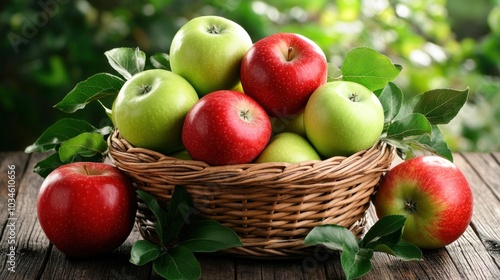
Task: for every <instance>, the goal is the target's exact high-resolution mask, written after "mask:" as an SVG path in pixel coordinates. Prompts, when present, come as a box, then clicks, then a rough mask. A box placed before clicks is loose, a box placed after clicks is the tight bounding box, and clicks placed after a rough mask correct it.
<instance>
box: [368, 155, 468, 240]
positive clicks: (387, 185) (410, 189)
mask: <svg viewBox="0 0 500 280" xmlns="http://www.w3.org/2000/svg"><path fill="white" fill-rule="evenodd" d="M374 205H375V209H376V212H377V215H378V217H379V218H381V217H384V216H386V215H392V214H398V215H405V216H406V218H407V220H406V224H405V227H404V229H403V239H404V240H406V241H408V242H410V243H413V244H415V245H417V246H418V247H420V248H422V249H433V248H442V247H444V246H446V245H448V244H450V243H452V242H453V241H455V240H457V239H458V238H459V237H460V236H461V235H462V234H463V233H464V232H465V230H466V229H467V226H468V225H469V222H470V220H471V218H472V208H473V197H472V191H471V189H470V187H469V184H468V182H467V179H466V178H465V176H464V175H463V173H462V172H461V171H460V170H459V169H458V168H457V167H456V166H455V165H454V164H453V163H452V162H450V161H449V160H446V159H444V158H441V157H438V156H421V157H416V158H412V159H409V160H407V161H404V162H402V163H400V164H399V165H397V166H396V167H394V168H393V169H391V170H390V171H389V172H387V174H386V175H385V176H384V178H383V179H382V180H381V182H380V186H379V188H378V191H377V193H376V195H375V199H374Z"/></svg>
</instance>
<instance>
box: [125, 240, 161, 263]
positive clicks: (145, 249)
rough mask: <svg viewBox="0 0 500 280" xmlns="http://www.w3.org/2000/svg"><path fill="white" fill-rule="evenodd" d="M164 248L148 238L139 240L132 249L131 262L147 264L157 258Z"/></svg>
mask: <svg viewBox="0 0 500 280" xmlns="http://www.w3.org/2000/svg"><path fill="white" fill-rule="evenodd" d="M162 252H163V251H162V249H161V247H159V246H158V245H156V244H154V243H151V242H149V241H147V240H137V241H136V242H135V243H134V245H132V249H131V250H130V260H129V261H130V262H131V263H132V264H135V265H139V266H141V265H145V264H146V263H148V262H151V261H154V260H156V259H157V258H158V257H159V256H160V255H161V254H162Z"/></svg>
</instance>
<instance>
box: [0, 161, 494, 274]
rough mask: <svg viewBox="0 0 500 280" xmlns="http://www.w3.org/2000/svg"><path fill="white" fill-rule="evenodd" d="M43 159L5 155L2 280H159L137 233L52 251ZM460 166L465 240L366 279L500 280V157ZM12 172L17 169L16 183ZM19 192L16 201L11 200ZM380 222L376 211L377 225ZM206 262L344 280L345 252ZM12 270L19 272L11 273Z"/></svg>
mask: <svg viewBox="0 0 500 280" xmlns="http://www.w3.org/2000/svg"><path fill="white" fill-rule="evenodd" d="M41 156H42V155H39V154H33V155H28V154H25V153H23V152H3V153H0V174H1V176H0V226H1V227H0V229H1V231H0V237H1V238H0V249H1V255H0V279H30V280H31V279H50V280H53V279H120V280H121V279H160V277H158V275H156V274H155V273H154V272H153V271H152V268H151V266H150V265H145V266H142V267H137V266H134V265H132V264H130V263H129V262H128V259H129V252H130V248H131V246H132V244H133V242H134V240H136V239H138V238H140V235H139V234H138V232H137V231H136V230H134V231H133V232H132V233H131V235H130V237H129V238H128V240H127V241H126V242H125V243H124V244H123V245H122V246H121V247H120V248H118V249H117V250H115V251H113V252H112V253H110V254H108V255H106V256H103V257H99V258H94V259H91V260H83V261H82V260H74V259H70V258H67V257H66V256H65V255H64V254H62V253H61V252H60V251H58V250H57V249H56V248H55V247H54V246H52V245H51V243H50V242H49V240H48V239H47V238H46V236H45V235H44V233H43V231H42V230H41V228H40V225H39V223H38V220H37V215H36V195H37V192H38V189H39V187H40V185H41V183H42V178H41V177H39V176H38V175H37V174H35V173H33V171H32V170H33V166H34V164H35V163H36V162H38V161H39V160H40V159H41V158H42V157H41ZM455 163H456V164H457V165H458V166H459V167H460V168H461V170H462V171H463V172H464V173H465V175H466V176H467V179H468V180H469V183H470V185H471V187H472V190H473V193H474V205H475V208H474V215H473V218H472V222H471V224H470V226H469V227H468V229H467V231H466V232H465V233H464V235H463V236H462V237H461V238H459V239H458V240H457V241H455V242H454V243H452V244H450V245H448V246H447V247H446V248H443V249H439V250H428V251H424V260H423V261H413V262H404V261H399V260H397V259H395V258H393V257H392V256H389V255H386V254H382V253H376V254H375V256H374V257H373V259H372V265H373V268H372V270H371V272H369V273H368V274H367V275H366V276H364V277H363V278H362V279H500V153H484V154H478V153H465V154H455ZM9 168H14V170H15V178H14V179H13V181H10V182H9V181H8V171H9V170H10V169H9ZM12 183H14V184H12ZM12 187H14V189H13V188H12ZM13 191H14V192H13ZM13 194H15V198H14V199H13V200H10V201H8V198H10V196H13ZM9 202H11V204H9ZM12 203H13V204H12ZM373 217H374V215H373V208H372V207H371V208H370V210H369V222H370V224H371V223H373ZM10 240H14V241H15V244H14V245H15V250H14V251H10V246H11V244H9V241H10ZM11 242H12V241H11ZM9 260H13V262H12V263H9V262H8V261H9ZM199 261H200V263H201V267H202V279H224V280H229V279H287V280H293V279H344V275H343V272H342V270H341V267H340V260H339V254H338V252H334V253H333V254H331V255H330V256H329V257H328V258H327V259H325V258H322V256H317V257H316V258H315V257H313V256H311V257H308V258H305V259H295V260H251V259H238V258H231V257H226V256H214V255H200V256H199ZM12 264H13V265H15V269H14V270H15V272H11V271H10V270H9V268H10V269H12Z"/></svg>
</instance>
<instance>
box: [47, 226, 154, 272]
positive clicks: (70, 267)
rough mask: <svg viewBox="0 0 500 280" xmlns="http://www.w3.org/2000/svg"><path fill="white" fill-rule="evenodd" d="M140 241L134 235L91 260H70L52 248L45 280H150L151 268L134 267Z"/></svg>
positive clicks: (136, 233)
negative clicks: (135, 249) (132, 258)
mask: <svg viewBox="0 0 500 280" xmlns="http://www.w3.org/2000/svg"><path fill="white" fill-rule="evenodd" d="M138 238H140V235H139V232H138V231H137V230H134V231H132V233H131V234H130V236H129V237H128V239H127V240H126V241H125V243H124V244H123V245H122V246H120V247H119V248H118V249H116V250H114V251H112V252H110V253H108V254H105V255H102V256H98V257H92V258H89V259H75V258H69V257H67V256H65V255H64V254H63V253H61V252H60V251H59V250H57V248H55V247H52V249H51V250H50V255H49V256H48V261H47V265H46V268H45V270H44V271H43V274H42V277H41V278H40V279H42V280H45V279H46V280H52V279H54V275H57V277H58V278H59V279H75V280H77V279H81V280H84V279H97V280H98V279H103V280H104V279H124V280H136V279H149V278H150V275H151V265H149V264H148V265H145V266H142V267H138V266H135V265H133V264H131V263H130V262H129V261H128V260H129V258H130V249H131V247H132V244H133V242H135V240H137V239H138Z"/></svg>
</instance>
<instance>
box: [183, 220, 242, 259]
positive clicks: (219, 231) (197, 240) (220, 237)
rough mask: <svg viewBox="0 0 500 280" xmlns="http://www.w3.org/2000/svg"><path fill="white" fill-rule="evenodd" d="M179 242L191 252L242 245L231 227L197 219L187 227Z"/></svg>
mask: <svg viewBox="0 0 500 280" xmlns="http://www.w3.org/2000/svg"><path fill="white" fill-rule="evenodd" d="M180 244H182V246H184V247H186V248H188V249H190V250H191V251H193V252H215V251H218V250H224V249H228V248H232V247H236V246H242V245H243V244H242V243H241V241H240V239H239V237H238V235H236V233H234V231H233V230H232V229H230V228H228V227H225V226H223V225H221V224H219V223H218V222H216V221H213V220H202V221H198V222H197V223H196V224H195V225H193V226H191V227H189V231H188V232H187V234H186V235H185V236H183V237H182V242H181V243H180Z"/></svg>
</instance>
